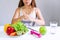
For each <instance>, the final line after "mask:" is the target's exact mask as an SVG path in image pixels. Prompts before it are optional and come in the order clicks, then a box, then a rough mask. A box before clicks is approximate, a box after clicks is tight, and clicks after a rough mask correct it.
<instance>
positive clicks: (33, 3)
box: [18, 0, 36, 7]
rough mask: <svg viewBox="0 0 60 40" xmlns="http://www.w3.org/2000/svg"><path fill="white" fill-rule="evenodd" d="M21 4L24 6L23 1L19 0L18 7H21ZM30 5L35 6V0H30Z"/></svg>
mask: <svg viewBox="0 0 60 40" xmlns="http://www.w3.org/2000/svg"><path fill="white" fill-rule="evenodd" d="M22 6H24V3H23V0H20V1H19V4H18V7H22ZM31 6H32V7H36V3H35V0H32V2H31Z"/></svg>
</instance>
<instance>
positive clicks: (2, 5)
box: [0, 0, 60, 25]
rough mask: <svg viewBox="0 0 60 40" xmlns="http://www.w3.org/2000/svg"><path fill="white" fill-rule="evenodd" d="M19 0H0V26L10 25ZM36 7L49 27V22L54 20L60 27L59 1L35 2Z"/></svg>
mask: <svg viewBox="0 0 60 40" xmlns="http://www.w3.org/2000/svg"><path fill="white" fill-rule="evenodd" d="M18 3H19V0H0V25H4V24H6V23H11V19H12V17H13V15H14V12H15V10H16V8H17V6H18ZM36 4H37V7H38V8H39V9H40V10H41V13H42V15H43V17H44V19H45V21H46V25H49V22H50V21H51V20H55V21H57V22H58V24H59V25H60V18H59V16H60V14H59V13H60V0H36Z"/></svg>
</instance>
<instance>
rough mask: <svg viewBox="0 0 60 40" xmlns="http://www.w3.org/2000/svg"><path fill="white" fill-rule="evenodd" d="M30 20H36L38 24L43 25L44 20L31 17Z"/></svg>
mask: <svg viewBox="0 0 60 40" xmlns="http://www.w3.org/2000/svg"><path fill="white" fill-rule="evenodd" d="M32 21H34V22H36V23H37V24H39V25H45V21H44V20H40V19H33V18H32Z"/></svg>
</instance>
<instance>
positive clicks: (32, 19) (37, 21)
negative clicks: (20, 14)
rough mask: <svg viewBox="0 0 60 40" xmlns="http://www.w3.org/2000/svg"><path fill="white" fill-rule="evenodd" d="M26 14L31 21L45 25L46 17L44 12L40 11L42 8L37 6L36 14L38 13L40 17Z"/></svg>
mask: <svg viewBox="0 0 60 40" xmlns="http://www.w3.org/2000/svg"><path fill="white" fill-rule="evenodd" d="M24 15H26V16H25V17H26V18H28V19H29V20H30V21H34V22H36V23H37V24H39V25H45V21H44V19H43V17H42V14H41V12H40V10H39V9H38V8H36V15H37V18H38V19H34V18H31V17H30V16H28V15H27V14H24Z"/></svg>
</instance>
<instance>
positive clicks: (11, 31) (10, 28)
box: [6, 26, 15, 35]
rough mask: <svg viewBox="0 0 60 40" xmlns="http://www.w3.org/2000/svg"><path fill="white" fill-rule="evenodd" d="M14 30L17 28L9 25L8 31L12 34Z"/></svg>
mask: <svg viewBox="0 0 60 40" xmlns="http://www.w3.org/2000/svg"><path fill="white" fill-rule="evenodd" d="M13 32H15V29H14V28H13V27H11V26H9V27H8V28H7V31H6V33H7V34H8V35H10V34H11V33H13Z"/></svg>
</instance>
